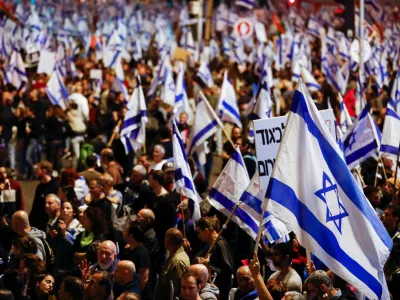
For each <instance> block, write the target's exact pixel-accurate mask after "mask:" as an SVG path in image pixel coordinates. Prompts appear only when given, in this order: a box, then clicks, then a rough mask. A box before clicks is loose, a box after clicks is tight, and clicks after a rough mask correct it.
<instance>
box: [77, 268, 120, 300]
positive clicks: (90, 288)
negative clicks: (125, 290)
mask: <svg viewBox="0 0 400 300" xmlns="http://www.w3.org/2000/svg"><path fill="white" fill-rule="evenodd" d="M112 289H113V283H112V277H111V274H109V273H107V272H104V271H101V272H96V273H94V274H93V275H92V276H91V277H90V278H89V280H88V283H87V285H86V286H85V293H84V294H85V297H84V299H93V300H94V299H104V300H112V299H113V297H112Z"/></svg>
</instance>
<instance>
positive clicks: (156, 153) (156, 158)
mask: <svg viewBox="0 0 400 300" xmlns="http://www.w3.org/2000/svg"><path fill="white" fill-rule="evenodd" d="M163 158H164V154H163V153H162V152H161V150H160V148H159V147H155V148H154V151H153V160H154V161H155V162H156V163H158V162H160V161H162V160H163Z"/></svg>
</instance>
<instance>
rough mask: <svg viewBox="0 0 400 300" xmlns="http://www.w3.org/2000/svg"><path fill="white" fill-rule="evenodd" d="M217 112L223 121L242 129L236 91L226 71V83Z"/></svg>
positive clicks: (223, 85) (222, 89)
mask: <svg viewBox="0 0 400 300" xmlns="http://www.w3.org/2000/svg"><path fill="white" fill-rule="evenodd" d="M217 112H218V115H219V117H220V118H221V120H222V121H227V122H231V123H233V124H235V125H236V126H238V127H240V128H242V121H241V120H240V114H239V107H238V105H237V101H236V95H235V89H234V88H233V85H232V84H231V83H230V82H229V78H228V73H227V71H225V74H224V82H223V83H222V88H221V94H220V96H219V100H218V105H217Z"/></svg>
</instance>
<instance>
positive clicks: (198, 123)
mask: <svg viewBox="0 0 400 300" xmlns="http://www.w3.org/2000/svg"><path fill="white" fill-rule="evenodd" d="M219 128H223V125H222V122H221V120H220V119H219V118H218V116H217V115H216V113H215V112H214V110H213V109H212V107H211V105H210V103H208V100H207V99H206V97H205V96H204V95H203V93H201V92H200V97H199V101H198V103H197V108H196V114H195V118H194V123H193V127H192V130H191V132H190V136H189V141H188V143H187V153H188V155H190V156H192V157H193V158H194V160H195V162H196V164H197V165H198V166H199V165H204V164H205V163H206V152H207V150H208V149H207V147H206V144H205V143H206V141H207V140H208V139H209V138H210V137H212V136H213V135H214V134H215V133H216V132H217V131H218V129H219Z"/></svg>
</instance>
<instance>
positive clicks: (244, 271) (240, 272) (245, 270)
mask: <svg viewBox="0 0 400 300" xmlns="http://www.w3.org/2000/svg"><path fill="white" fill-rule="evenodd" d="M236 274H237V275H242V276H247V275H250V276H251V273H250V269H249V267H248V266H241V267H239V269H237V273H236Z"/></svg>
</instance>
